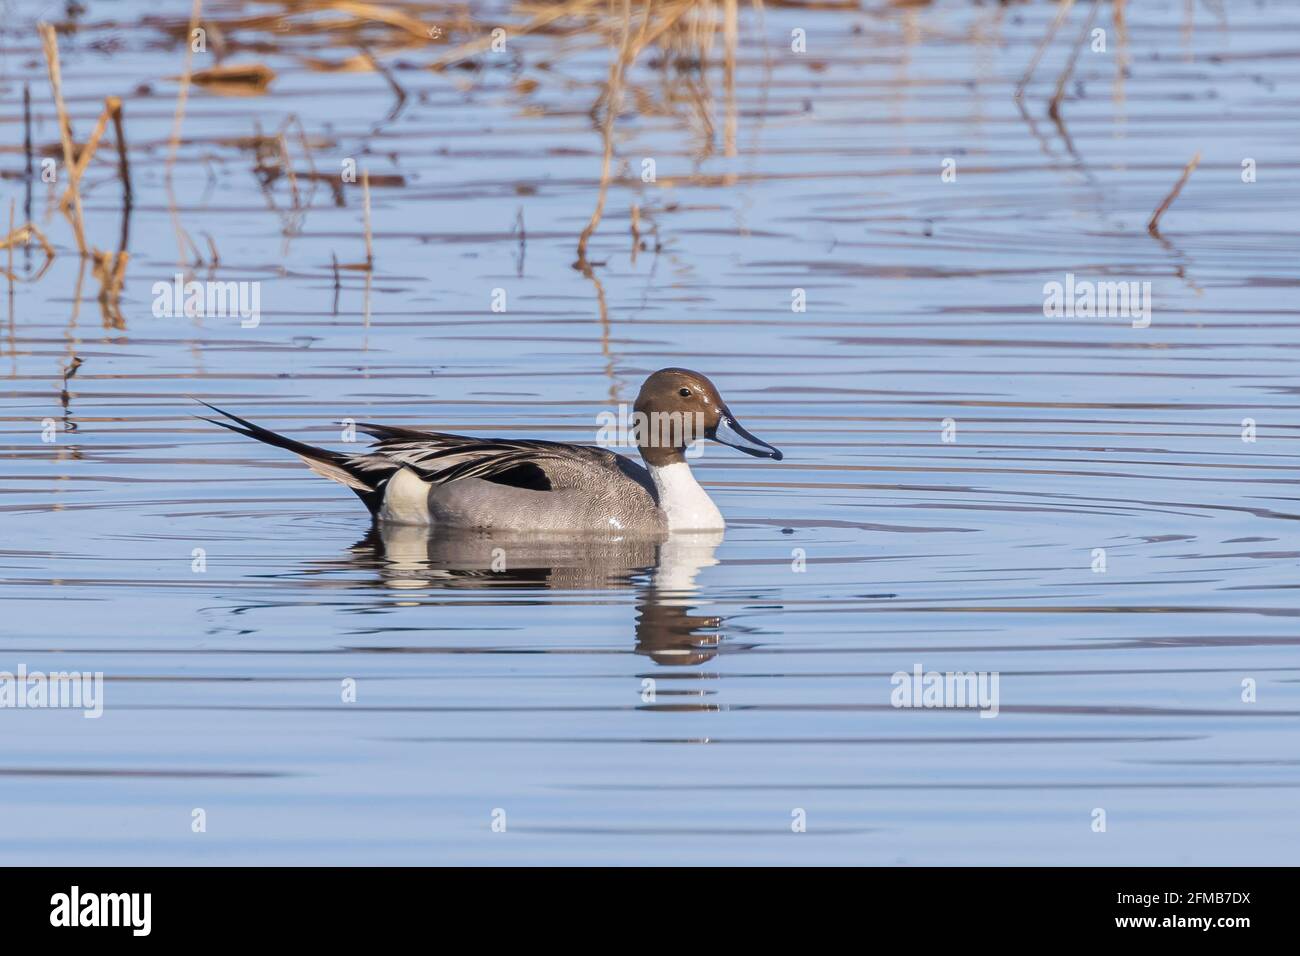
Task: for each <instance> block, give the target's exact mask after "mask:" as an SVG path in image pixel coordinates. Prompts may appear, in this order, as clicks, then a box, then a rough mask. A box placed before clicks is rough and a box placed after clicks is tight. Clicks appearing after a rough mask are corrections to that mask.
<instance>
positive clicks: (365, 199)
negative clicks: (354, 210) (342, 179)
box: [361, 169, 375, 272]
mask: <svg viewBox="0 0 1300 956" xmlns="http://www.w3.org/2000/svg"><path fill="white" fill-rule="evenodd" d="M361 201H362V204H363V208H364V210H365V223H366V271H367V272H368V271H370V270H371V269H373V268H374V265H375V248H374V242H373V240H372V237H371V235H370V170H368V169H363V170H362V171H361Z"/></svg>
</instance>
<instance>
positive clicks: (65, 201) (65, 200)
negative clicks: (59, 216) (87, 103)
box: [59, 106, 109, 212]
mask: <svg viewBox="0 0 1300 956" xmlns="http://www.w3.org/2000/svg"><path fill="white" fill-rule="evenodd" d="M108 121H109V113H108V107H107V106H105V107H104V109H103V110H102V111H101V112H100V114H99V119H98V120H96V121H95V129H94V131H92V132H91V134H90V139H88V140H86V144H85V145H84V146H82V147H81V150H80V151H79V152H78V153H77V165H76V168H75V169H73V170H72V175H70V176H69V177H68V188H67V189H65V190H64V191H63V195H62V196H61V197H60V198H59V212H65V211H66V210H67V208H68V206H70V205H71V204H72V192H73V186H74V184H75V185H76V186H77V187H78V188H80V184H81V177H82V176H84V175H85V174H86V169H87V168H88V167H89V166H90V161H91V159H93V158H94V156H95V150H97V149H99V141H100V140H101V139H102V138H103V136H104V132H105V131H106V130H107V129H108Z"/></svg>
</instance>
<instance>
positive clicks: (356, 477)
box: [196, 399, 400, 514]
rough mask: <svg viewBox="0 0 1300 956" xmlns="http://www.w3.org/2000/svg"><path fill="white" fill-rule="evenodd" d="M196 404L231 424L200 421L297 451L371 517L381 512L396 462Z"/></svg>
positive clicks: (308, 465) (306, 461) (209, 406)
mask: <svg viewBox="0 0 1300 956" xmlns="http://www.w3.org/2000/svg"><path fill="white" fill-rule="evenodd" d="M196 401H198V402H199V404H201V405H206V406H207V407H208V408H210V409H212V410H213V411H214V412H216V413H217V414H218V415H224V416H225V417H226V418H228V419H230V421H221V420H219V419H216V418H204V417H203V416H202V415H199V416H196V417H197V418H199V419H201V420H202V421H205V422H211V423H212V424H213V425H220V426H221V427H222V428H228V429H230V430H231V431H232V432H236V433H238V434H240V435H245V436H247V437H249V438H255V439H257V440H258V441H260V442H264V443H265V444H267V445H274V446H275V447H276V448H283V449H285V450H286V451H291V452H293V453H294V454H295V455H297V456H298V457H299V458H301V459H302V460H303V461H304V462H305V463H306V465H307V467H308V468H310V469H311V470H312V471H314V472H316V474H318V475H320V476H322V477H324V478H328V479H330V480H331V481H337V482H338V483H339V484H342V485H347V486H348V487H349V488H351V489H352V490H353V491H354V492H356V495H357V497H358V498H360V499H361V500H362V501H363V502H365V505H366V507H367V508H369V509H370V513H371V514H376V513H378V511H379V508H380V506H381V505H382V504H383V502H384V485H385V484H387V482H388V479H389V478H391V477H392V476H393V474H394V472H396V471H397V469H398V468H399V467H400V465H398V464H397V463H396V462H389V461H387V460H384V459H381V458H380V457H379V456H376V455H344V454H341V453H339V452H336V451H330V450H329V449H328V448H317V447H316V446H315V445H308V444H306V443H305V442H300V441H296V440H295V439H292V438H287V437H286V436H284V435H280V434H278V433H276V432H273V431H271V430H270V429H268V428H263V427H262V426H261V425H255V424H253V423H252V422H250V421H248V420H247V419H244V418H240V417H239V416H238V415H232V414H231V413H230V412H227V411H224V410H222V409H220V408H217V406H215V405H209V404H208V403H207V402H205V401H202V400H201V399H196ZM232 423H233V424H232Z"/></svg>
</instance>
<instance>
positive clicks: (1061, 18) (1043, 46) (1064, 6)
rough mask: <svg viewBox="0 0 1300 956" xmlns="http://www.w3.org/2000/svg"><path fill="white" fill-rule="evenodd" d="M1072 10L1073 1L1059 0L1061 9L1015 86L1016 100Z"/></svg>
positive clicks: (1022, 94) (1022, 92) (1023, 93)
mask: <svg viewBox="0 0 1300 956" xmlns="http://www.w3.org/2000/svg"><path fill="white" fill-rule="evenodd" d="M1073 8H1074V0H1061V8H1060V9H1059V10H1057V11H1056V18H1055V19H1054V20H1053V21H1052V25H1051V26H1050V27H1048V28H1047V35H1046V36H1044V37H1043V39H1042V40H1041V41H1040V42H1039V44H1038V49H1037V50H1035V51H1034V57H1033V59H1031V60H1030V61H1029V67H1028V68H1027V69H1026V70H1025V73H1024V75H1023V76H1022V77H1020V82H1019V83H1017V84H1016V99H1020V98H1022V97H1023V96H1024V95H1025V87H1026V86H1028V85H1029V81H1030V79H1031V78H1032V77H1033V75H1034V70H1036V69H1038V64H1039V62H1040V61H1041V60H1042V59H1043V54H1044V53H1046V52H1047V48H1048V46H1050V45H1051V43H1052V37H1054V36H1056V31H1057V30H1059V29H1061V24H1062V23H1064V22H1065V18H1066V17H1068V16H1069V15H1070V10H1072V9H1073Z"/></svg>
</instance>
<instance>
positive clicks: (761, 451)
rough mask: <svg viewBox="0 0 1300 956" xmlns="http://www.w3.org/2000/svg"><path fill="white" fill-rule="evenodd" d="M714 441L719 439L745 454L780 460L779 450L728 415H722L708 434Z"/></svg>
mask: <svg viewBox="0 0 1300 956" xmlns="http://www.w3.org/2000/svg"><path fill="white" fill-rule="evenodd" d="M709 437H710V438H712V439H713V440H714V441H720V442H722V444H724V445H730V446H731V447H732V448H737V449H739V450H740V451H743V452H744V453H745V454H746V455H753V456H754V457H755V458H771V459H773V460H774V461H780V460H781V458H782V457H783V456H782V454H781V452H780V451H778V450H777V449H775V448H773V447H772V446H771V445H769V444H768V443H767V442H765V441H763V440H762V439H761V438H755V437H754V436H753V435H751V434H750V433H749V432H747V431H745V429H744V428H742V427H741V426H740V422H738V421H736V420H735V419H734V418H732V417H731V416H730V415H723V416H722V420H721V421H720V422H718V427H717V428H716V429H714V431H713V434H712V435H710V436H709Z"/></svg>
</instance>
